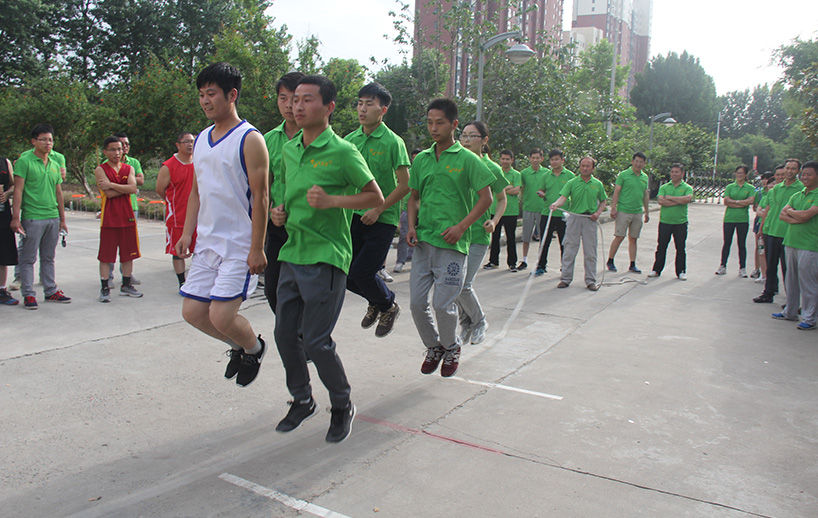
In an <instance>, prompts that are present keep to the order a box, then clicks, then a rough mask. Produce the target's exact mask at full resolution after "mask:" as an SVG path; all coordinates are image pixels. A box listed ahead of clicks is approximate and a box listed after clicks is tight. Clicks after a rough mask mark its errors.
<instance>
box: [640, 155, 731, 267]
mask: <svg viewBox="0 0 818 518" xmlns="http://www.w3.org/2000/svg"><path fill="white" fill-rule="evenodd" d="M684 174H685V173H684V166H683V165H682V164H673V166H672V167H671V168H670V182H668V183H666V184H664V185H663V186H661V187H660V188H659V197H658V201H659V205H660V207H661V208H660V209H659V243H658V245H657V246H656V260H655V261H654V263H653V270H652V271H651V272H650V273H649V274H648V277H659V276H660V275H661V274H662V270H664V268H665V259H666V258H667V246H668V245H669V244H670V238H671V236H672V237H673V244H674V245H676V277H678V278H679V280H680V281H686V280H687V256H686V254H685V242H686V241H687V205H688V204H689V203H690V202H692V201H693V188H692V187H691V186H690V185H688V184H687V183H686V182H685V181H684V180H683V179H682V178H684ZM731 236H732V233H731ZM739 239H741V237H740V236H739ZM728 249H729V247H728Z"/></svg>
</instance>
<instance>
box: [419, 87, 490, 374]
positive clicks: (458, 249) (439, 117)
mask: <svg viewBox="0 0 818 518" xmlns="http://www.w3.org/2000/svg"><path fill="white" fill-rule="evenodd" d="M457 122H458V120H457V105H456V104H455V103H454V101H452V100H450V99H435V100H434V101H432V102H431V103H430V104H429V107H428V108H427V110H426V126H427V128H428V129H429V134H430V135H431V137H432V140H434V144H433V145H432V147H430V148H429V149H427V150H425V151H423V152H421V153H420V154H419V155H418V156H417V157H416V158H415V161H414V162H413V163H412V176H411V178H410V179H409V187H410V188H411V189H412V193H411V195H410V198H409V206H408V212H409V232H408V233H407V235H406V240H407V241H408V242H409V245H410V246H414V247H415V254H414V257H413V259H412V274H411V276H410V278H409V293H410V302H409V305H410V308H411V310H412V319H413V320H414V322H415V327H416V328H417V330H418V334H419V335H420V339H421V341H423V345H425V346H426V358H425V360H424V361H423V365H422V366H421V368H420V372H422V373H423V374H431V373H433V372H434V371H435V370H437V366H438V365H439V364H440V361H441V359H442V360H443V367H441V369H440V374H441V375H442V376H444V377H448V376H452V375H454V373H455V372H456V371H457V367H458V365H459V362H460V342H459V337H458V336H457V333H456V332H457V317H458V315H457V305H456V304H455V300H456V299H457V297H458V296H459V295H460V291H461V290H462V288H463V280H464V275H463V274H464V270H465V267H466V255H467V254H468V253H469V241H468V236H469V234H468V232H469V228H470V227H471V226H472V224H474V222H475V221H477V219H478V218H479V217H480V216H481V215H482V214H483V213H484V212H486V211H487V210H488V208H489V206H490V205H491V199H492V196H491V190H490V188H489V186H490V185H491V184H492V182H493V181H494V177H493V176H492V174H491V173H490V172H489V170H488V168H487V167H486V165H485V164H484V163H483V162H482V161H481V160H480V158H479V157H478V156H477V155H475V154H474V153H472V152H471V151H469V150H467V149H465V148H464V147H463V146H462V145H461V144H460V143H459V142H457V141H455V140H454V132H455V129H457ZM475 192H476V193H477V201H476V203H475V202H474V193H475ZM432 286H434V288H435V292H434V296H433V297H432V307H433V308H434V312H435V317H436V318H435V320H436V321H437V328H435V320H433V319H432V309H431V308H430V307H429V292H430V291H431V289H432Z"/></svg>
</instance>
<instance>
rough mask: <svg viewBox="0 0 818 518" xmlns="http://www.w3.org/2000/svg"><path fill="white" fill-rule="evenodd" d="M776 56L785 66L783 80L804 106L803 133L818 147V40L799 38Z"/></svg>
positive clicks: (802, 110)
mask: <svg viewBox="0 0 818 518" xmlns="http://www.w3.org/2000/svg"><path fill="white" fill-rule="evenodd" d="M776 56H777V57H778V61H779V63H780V64H781V65H782V66H783V67H784V81H785V82H786V83H787V84H788V85H789V86H790V91H791V92H792V93H793V94H794V97H795V99H796V100H797V101H798V102H800V103H801V106H802V108H801V110H799V112H800V113H798V115H799V117H800V122H801V130H802V131H803V132H804V134H805V135H807V138H809V140H810V142H811V143H812V145H813V146H818V39H814V40H810V41H805V40H801V39H799V38H796V39H795V40H793V42H792V43H791V44H789V45H783V46H781V47H780V48H779V49H778V50H777V51H776Z"/></svg>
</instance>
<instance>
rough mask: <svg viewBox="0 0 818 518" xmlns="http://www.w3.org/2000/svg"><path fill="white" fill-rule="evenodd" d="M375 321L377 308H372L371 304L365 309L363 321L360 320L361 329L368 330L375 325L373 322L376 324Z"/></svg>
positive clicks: (376, 319)
mask: <svg viewBox="0 0 818 518" xmlns="http://www.w3.org/2000/svg"><path fill="white" fill-rule="evenodd" d="M377 321H378V307H377V306H373V305H372V304H370V305H369V306H368V307H367V308H366V315H364V318H363V320H361V327H363V328H364V329H369V328H370V327H372V326H373V325H375V322H377Z"/></svg>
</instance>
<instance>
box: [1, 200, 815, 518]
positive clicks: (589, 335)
mask: <svg viewBox="0 0 818 518" xmlns="http://www.w3.org/2000/svg"><path fill="white" fill-rule="evenodd" d="M722 210H723V209H722V208H721V207H718V206H713V205H695V206H693V207H691V210H690V213H691V219H692V221H693V223H692V225H691V229H690V237H689V244H688V249H689V268H688V275H689V278H690V280H689V281H687V282H680V281H678V280H676V279H675V277H674V276H673V275H671V274H668V273H667V271H666V273H665V275H663V276H662V277H660V278H659V279H655V280H654V279H652V280H651V281H650V282H649V283H648V284H647V285H642V284H637V283H625V284H616V285H611V286H605V287H603V288H602V289H601V290H600V291H599V292H597V293H591V292H589V291H587V290H585V289H584V288H583V287H582V283H581V282H579V283H577V282H575V283H574V285H572V286H571V287H570V288H569V289H565V290H557V289H556V284H557V282H558V279H557V274H555V273H554V268H553V267H552V268H551V270H549V273H548V274H546V276H544V277H542V278H537V279H535V280H534V283H533V286H532V288H531V291H530V293H529V294H528V296H527V298H526V300H525V303H524V304H523V306H522V310H521V311H520V313H519V316H517V318H516V319H515V320H514V321H513V322H511V323H510V325H508V329H507V332H505V333H502V332H501V331H502V330H503V329H504V327H505V326H506V325H507V323H508V322H509V317H510V315H511V314H512V311H513V309H514V308H515V306H516V305H517V302H518V301H519V300H520V296H521V293H523V289H524V286H525V284H526V282H527V280H528V277H527V275H525V274H523V273H517V274H514V273H510V272H507V271H504V270H495V271H490V272H486V271H482V272H480V274H479V276H478V279H477V290H478V293H479V295H480V297H481V300H482V302H483V304H484V306H485V307H486V309H487V312H488V315H489V322H490V325H491V327H490V329H489V338H488V340H487V342H486V343H484V344H482V345H480V346H470V347H469V348H467V349H466V350H465V352H464V356H463V358H462V364H461V368H460V371H459V372H458V378H457V379H448V380H446V379H442V378H441V377H440V376H439V375H437V374H435V375H432V376H423V375H421V374H420V372H419V369H420V364H421V362H422V360H423V349H422V347H421V345H420V342H419V340H418V338H417V334H416V332H415V330H414V326H413V325H412V321H411V317H410V315H409V308H408V284H409V283H408V279H409V274H408V273H402V274H397V275H396V280H395V282H394V283H393V284H392V285H391V286H392V288H393V289H395V290H396V292H397V293H398V300H399V302H400V303H402V304H403V306H404V308H403V314H402V316H401V317H400V319H399V320H398V322H397V325H396V329H395V331H394V332H393V333H392V334H391V335H390V336H388V337H387V338H385V339H376V338H375V337H374V332H373V330H372V329H370V330H362V329H360V327H359V325H358V322H359V321H360V318H361V317H362V315H363V313H364V310H365V303H364V302H363V301H362V300H361V299H359V298H358V297H357V296H355V295H352V294H349V295H348V297H347V300H346V304H345V307H344V310H343V313H342V315H341V321H340V323H339V326H338V328H337V329H336V333H335V335H334V336H335V338H336V340H337V342H338V344H339V346H338V347H339V349H338V350H339V354H340V355H341V357H342V359H343V360H344V363H345V365H346V367H347V371H348V375H349V378H350V380H351V383H352V386H353V399H354V401H355V403H356V405H357V407H358V417H357V418H356V421H355V423H354V429H353V433H352V435H351V436H350V437H349V439H347V440H346V441H345V442H343V443H341V444H340V445H330V444H327V443H325V442H324V434H325V433H326V428H327V426H328V423H329V414H327V413H325V412H324V411H323V410H322V411H321V413H320V414H319V416H318V417H316V418H314V419H312V420H310V421H307V422H306V423H305V424H304V426H302V427H301V428H299V429H298V430H296V431H294V432H292V433H290V434H277V433H276V432H275V431H274V427H275V424H276V423H277V422H278V420H279V419H280V418H281V417H283V415H284V414H285V413H286V410H287V406H286V401H287V399H288V394H287V392H286V389H285V385H284V373H283V369H282V368H281V366H280V363H279V362H278V359H277V356H276V354H275V352H274V351H271V354H270V355H268V356H267V358H266V360H265V362H264V364H263V366H262V369H261V373H260V375H259V379H258V380H257V381H256V382H255V383H254V384H253V385H251V386H250V387H248V388H247V389H239V388H238V387H237V386H236V385H235V384H234V383H231V382H227V381H225V380H224V379H223V378H222V373H223V370H224V366H225V361H226V358H225V357H224V356H223V355H222V353H223V350H224V346H223V345H221V344H220V343H218V342H216V341H214V340H212V339H210V338H208V337H206V336H204V335H202V334H199V333H198V332H197V331H195V330H194V329H192V328H191V327H190V326H188V325H187V324H185V323H184V322H183V321H182V319H181V315H180V306H181V301H180V298H179V296H178V295H177V294H176V289H175V286H176V280H175V276H174V274H173V272H172V270H171V264H170V259H169V258H168V257H167V256H165V255H163V239H164V237H163V231H162V227H161V225H160V224H158V223H148V222H146V223H142V224H140V239H141V243H142V248H143V253H144V254H145V256H144V257H143V258H142V259H140V260H138V261H137V262H136V267H135V273H136V275H137V276H138V277H139V278H141V279H142V280H143V284H142V286H141V289H142V290H143V291H144V292H145V297H144V298H142V299H131V298H126V297H117V296H114V297H113V299H114V300H113V301H112V302H111V303H110V304H107V305H102V304H100V303H99V302H97V294H98V291H99V281H98V280H97V279H98V274H97V267H96V260H95V257H96V248H97V235H98V227H97V225H98V222H97V221H96V220H94V219H93V218H92V217H91V216H89V215H84V214H80V213H77V214H72V215H70V216H69V226H70V236H69V244H68V247H67V248H65V249H62V248H60V249H59V250H58V258H57V260H58V267H57V277H58V280H59V283H60V287H61V288H63V289H64V290H65V292H66V294H68V295H69V296H71V297H73V298H74V301H73V303H72V304H70V305H56V304H50V303H41V305H40V306H41V307H40V309H39V310H38V311H26V310H24V309H22V308H21V307H2V308H0V315H2V317H3V324H2V341H0V380H1V382H0V404H2V409H3V412H2V414H3V416H2V419H0V433H2V437H3V441H2V443H1V444H0V458H2V459H3V462H2V470H0V488H2V489H0V494H1V495H2V496H0V509H2V510H3V511H2V515H4V516H72V517H74V516H76V517H91V516H126V517H131V516H133V517H136V516H172V517H209V516H231V517H268V516H275V517H294V516H336V517H343V516H348V517H366V516H383V517H414V516H424V517H438V516H440V517H443V516H446V517H451V516H457V517H498V518H500V517H502V518H507V517H545V516H560V517H563V516H567V517H573V516H576V517H587V516H615V517H618V516H719V517H722V516H724V517H733V516H735V517H740V516H747V515H749V516H777V517H779V516H780V517H792V516H804V517H807V516H816V515H818V461H816V459H818V455H816V453H818V383H816V381H815V380H816V379H817V378H818V376H816V373H818V334H816V333H805V332H799V331H796V330H795V327H794V325H792V323H783V322H778V321H773V320H771V319H770V318H769V314H770V312H771V310H773V309H775V308H776V307H778V306H771V305H758V304H753V303H752V301H751V298H752V297H753V296H755V295H757V294H758V293H760V289H759V286H757V285H756V284H753V282H752V281H751V280H748V279H739V278H737V277H736V270H737V265H736V261H735V251H734V254H733V256H734V257H732V258H731V261H730V264H729V266H728V271H729V273H728V275H726V276H724V277H716V276H714V275H713V272H714V271H715V268H716V267H717V266H718V257H719V250H720V247H721V215H722ZM656 219H658V218H656V217H654V221H652V222H651V223H650V224H649V225H647V227H646V230H645V237H644V238H643V239H641V240H640V247H639V254H640V255H639V257H640V259H639V264H640V266H641V267H642V268H643V270H645V271H647V270H648V269H649V268H650V266H651V263H652V255H653V248H654V246H655V235H656V225H657V223H656V222H655V220H656ZM612 230H613V227H612V224H611V223H606V224H605V225H603V231H604V234H605V242H606V246H607V243H609V242H610V237H611V233H612ZM671 255H672V252H671ZM504 258H505V256H504V253H503V256H502V258H501V262H504ZM532 262H533V261H532V260H530V261H529V263H532ZM550 262H551V264H552V265H556V264H557V262H558V253H557V252H556V248H555V249H554V250H553V251H552V255H551V261H550ZM619 263H620V264H623V265H624V264H626V250H625V249H623V250H621V251H620V253H619ZM389 264H390V266H391V265H392V264H394V252H393V253H392V254H390V258H389ZM624 277H626V275H624V274H614V275H607V276H606V277H605V281H606V282H616V281H619V280H622V279H623V278H624ZM642 277H644V275H643V276H642ZM581 278H582V271H581V262H580V263H579V264H578V271H577V279H581ZM40 297H41V294H40ZM778 298H782V297H778ZM242 314H243V315H244V316H246V317H247V318H248V319H249V320H250V321H251V322H252V323H253V325H254V326H255V328H256V329H257V330H258V331H259V332H261V333H262V334H264V335H265V336H267V337H272V327H273V316H272V314H271V312H270V310H269V308H268V307H267V305H266V302H265V301H264V300H263V299H259V298H252V299H250V300H248V301H247V302H246V303H245V305H244V306H243V309H242ZM316 379H317V377H316ZM315 395H316V399H317V400H318V402H319V403H320V404H321V406H322V407H323V408H324V409H325V408H326V407H327V406H328V397H327V394H326V391H325V390H324V389H323V387H322V386H321V385H320V383H318V384H317V386H316V387H315ZM297 509H302V510H297ZM332 513H337V514H332Z"/></svg>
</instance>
